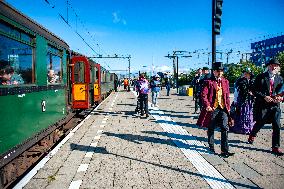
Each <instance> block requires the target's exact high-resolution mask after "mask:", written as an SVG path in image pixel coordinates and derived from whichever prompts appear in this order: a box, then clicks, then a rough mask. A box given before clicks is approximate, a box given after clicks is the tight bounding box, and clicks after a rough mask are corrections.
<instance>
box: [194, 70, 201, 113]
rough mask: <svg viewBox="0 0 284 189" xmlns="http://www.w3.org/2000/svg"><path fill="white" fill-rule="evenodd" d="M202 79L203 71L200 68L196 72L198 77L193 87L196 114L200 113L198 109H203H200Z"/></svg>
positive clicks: (195, 78)
mask: <svg viewBox="0 0 284 189" xmlns="http://www.w3.org/2000/svg"><path fill="white" fill-rule="evenodd" d="M201 77H202V70H201V69H200V68H199V69H198V70H197V72H196V75H195V77H194V79H193V81H192V85H193V97H194V99H195V104H194V113H195V114H196V113H197V111H198V108H199V109H201V107H200V104H201V102H200V93H201V85H200V80H201Z"/></svg>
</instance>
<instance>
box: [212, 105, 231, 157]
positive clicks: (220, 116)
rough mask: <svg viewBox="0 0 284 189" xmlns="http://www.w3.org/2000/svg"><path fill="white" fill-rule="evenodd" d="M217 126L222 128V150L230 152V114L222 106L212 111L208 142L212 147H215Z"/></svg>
mask: <svg viewBox="0 0 284 189" xmlns="http://www.w3.org/2000/svg"><path fill="white" fill-rule="evenodd" d="M216 127H220V129H221V151H222V152H228V151H229V145H228V131H229V126H228V114H227V113H226V111H225V110H224V109H222V108H220V107H218V108H216V109H215V110H214V111H213V113H212V118H211V122H210V124H209V126H208V133H207V134H208V144H209V147H210V148H214V130H215V128H216Z"/></svg>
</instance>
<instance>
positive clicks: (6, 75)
mask: <svg viewBox="0 0 284 189" xmlns="http://www.w3.org/2000/svg"><path fill="white" fill-rule="evenodd" d="M19 84H24V80H23V78H22V77H21V75H19V74H17V73H15V70H14V69H13V67H11V66H9V65H7V66H5V67H4V68H2V69H0V85H19Z"/></svg>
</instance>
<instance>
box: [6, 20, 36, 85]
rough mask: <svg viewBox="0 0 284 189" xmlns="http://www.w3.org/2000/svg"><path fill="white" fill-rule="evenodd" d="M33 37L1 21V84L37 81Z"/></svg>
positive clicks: (20, 83)
mask: <svg viewBox="0 0 284 189" xmlns="http://www.w3.org/2000/svg"><path fill="white" fill-rule="evenodd" d="M32 41H33V37H32V36H30V35H28V34H26V33H24V32H23V31H22V30H19V29H17V28H14V27H13V26H10V25H8V24H7V23H5V22H3V21H0V85H22V84H32V83H34V82H35V78H34V73H33V59H34V58H33V57H34V46H33V44H32Z"/></svg>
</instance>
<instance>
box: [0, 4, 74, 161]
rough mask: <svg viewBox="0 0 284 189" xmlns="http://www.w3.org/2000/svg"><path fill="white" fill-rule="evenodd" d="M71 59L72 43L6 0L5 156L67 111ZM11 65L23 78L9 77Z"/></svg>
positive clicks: (2, 23) (2, 37)
mask: <svg viewBox="0 0 284 189" xmlns="http://www.w3.org/2000/svg"><path fill="white" fill-rule="evenodd" d="M69 59H70V57H69V46H68V44H67V43H65V42H64V41H63V40H61V39H60V38H58V37H57V36H55V35H54V34H52V33H50V32H49V31H48V30H46V29H45V28H43V27H42V26H40V25H38V24H37V23H36V22H34V21H33V20H31V19H30V18H28V17H26V16H25V15H23V14H21V13H20V12H18V11H16V10H15V9H14V8H11V7H10V6H9V5H7V4H6V3H4V2H2V1H0V70H1V71H0V74H2V75H1V76H0V77H1V83H0V115H1V119H0V129H1V133H0V154H1V156H0V157H1V160H2V159H3V158H5V157H7V156H16V155H17V154H20V153H21V152H22V151H24V150H25V149H26V148H28V147H29V146H31V145H32V143H34V141H33V142H31V140H35V139H39V138H40V137H43V136H44V135H45V134H43V133H44V132H47V131H46V129H47V128H49V126H51V125H54V124H56V123H58V121H60V120H62V119H64V118H65V117H66V115H67V113H68V112H67V111H69V108H68V104H70V103H69V102H68V99H69V100H70V98H67V92H68V90H67V89H68V88H67V84H68V83H67V81H68V79H67V74H66V73H67V63H68V61H69ZM7 68H10V69H11V68H12V70H13V73H9V74H10V75H12V76H16V77H17V78H21V80H22V81H23V82H17V81H16V82H15V81H10V83H8V80H7V78H6V79H5V77H4V76H3V74H6V75H8V73H5V69H6V70H7ZM3 70H4V71H3ZM51 72H52V73H51ZM6 75H5V76H6ZM50 75H51V76H50ZM50 78H52V79H50Z"/></svg>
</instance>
